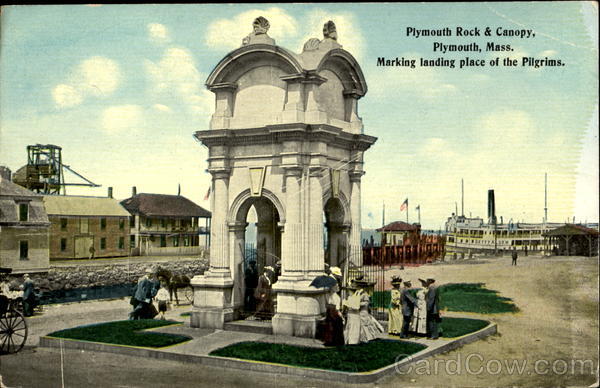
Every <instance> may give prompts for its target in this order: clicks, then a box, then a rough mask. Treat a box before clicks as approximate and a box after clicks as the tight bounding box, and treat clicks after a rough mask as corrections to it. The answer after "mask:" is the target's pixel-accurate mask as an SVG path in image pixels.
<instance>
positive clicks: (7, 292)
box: [0, 274, 38, 317]
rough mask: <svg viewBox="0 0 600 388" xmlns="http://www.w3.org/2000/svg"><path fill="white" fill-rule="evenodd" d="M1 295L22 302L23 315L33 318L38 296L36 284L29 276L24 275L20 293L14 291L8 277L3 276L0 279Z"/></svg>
mask: <svg viewBox="0 0 600 388" xmlns="http://www.w3.org/2000/svg"><path fill="white" fill-rule="evenodd" d="M0 295H4V296H5V297H7V298H8V299H16V300H19V299H20V300H21V301H22V304H23V315H24V316H26V317H31V316H32V315H33V310H34V309H35V307H36V306H37V305H38V295H37V294H36V292H35V284H34V283H33V280H31V278H30V277H29V274H24V275H23V284H21V285H20V286H19V290H18V291H12V290H11V287H10V282H9V281H8V275H4V274H2V275H1V277H0Z"/></svg>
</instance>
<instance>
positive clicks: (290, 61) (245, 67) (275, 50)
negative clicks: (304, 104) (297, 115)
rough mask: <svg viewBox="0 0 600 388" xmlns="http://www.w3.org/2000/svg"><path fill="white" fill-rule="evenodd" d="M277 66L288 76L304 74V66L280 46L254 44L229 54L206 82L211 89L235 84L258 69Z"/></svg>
mask: <svg viewBox="0 0 600 388" xmlns="http://www.w3.org/2000/svg"><path fill="white" fill-rule="evenodd" d="M265 65H275V66H277V67H279V68H281V69H282V70H283V71H285V72H286V73H288V74H298V73H302V71H303V70H302V65H300V62H299V61H298V60H297V59H296V57H295V56H294V54H292V53H291V52H289V51H288V50H286V49H284V48H281V47H279V46H272V45H268V44H253V45H248V46H243V47H240V48H239V49H237V50H234V51H232V52H231V53H229V54H228V55H227V56H225V58H223V59H222V60H221V62H219V63H218V64H217V66H215V68H214V70H213V71H212V72H211V73H210V75H209V76H208V79H207V80H206V86H208V87H209V88H210V87H211V86H213V85H215V84H221V83H227V82H235V81H237V79H238V78H239V77H240V76H241V75H242V74H244V73H246V72H248V71H249V70H252V69H254V68H256V67H261V66H265Z"/></svg>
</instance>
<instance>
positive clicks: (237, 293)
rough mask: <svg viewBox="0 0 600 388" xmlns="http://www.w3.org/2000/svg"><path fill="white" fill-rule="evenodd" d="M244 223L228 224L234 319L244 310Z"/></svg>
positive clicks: (245, 224) (245, 225)
mask: <svg viewBox="0 0 600 388" xmlns="http://www.w3.org/2000/svg"><path fill="white" fill-rule="evenodd" d="M247 226H248V224H247V223H246V222H234V223H230V224H229V241H230V242H231V245H230V248H229V252H230V256H231V259H230V260H231V261H230V269H231V277H232V279H233V285H234V286H233V290H232V298H231V300H232V307H233V309H234V318H237V317H238V316H239V311H240V310H243V308H244V292H245V284H244V249H245V247H244V244H245V242H246V240H245V234H246V227H247Z"/></svg>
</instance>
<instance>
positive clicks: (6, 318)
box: [0, 268, 27, 354]
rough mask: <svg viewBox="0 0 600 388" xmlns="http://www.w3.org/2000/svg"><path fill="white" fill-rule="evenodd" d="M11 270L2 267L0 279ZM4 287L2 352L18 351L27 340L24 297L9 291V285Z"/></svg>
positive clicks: (0, 310) (0, 309)
mask: <svg viewBox="0 0 600 388" xmlns="http://www.w3.org/2000/svg"><path fill="white" fill-rule="evenodd" d="M11 272H12V269H10V268H0V280H2V281H3V279H4V278H5V277H6V275H8V274H9V273H11ZM3 285H5V284H3ZM3 288H4V289H0V354H7V353H16V352H18V351H19V350H21V349H22V348H23V345H25V341H27V322H26V321H25V317H24V316H23V312H22V311H23V304H22V298H20V297H18V296H16V294H15V293H13V292H10V291H7V290H8V287H3Z"/></svg>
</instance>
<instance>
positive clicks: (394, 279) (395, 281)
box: [392, 276, 402, 286]
mask: <svg viewBox="0 0 600 388" xmlns="http://www.w3.org/2000/svg"><path fill="white" fill-rule="evenodd" d="M400 284H402V279H400V276H392V286H396V285H400Z"/></svg>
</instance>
